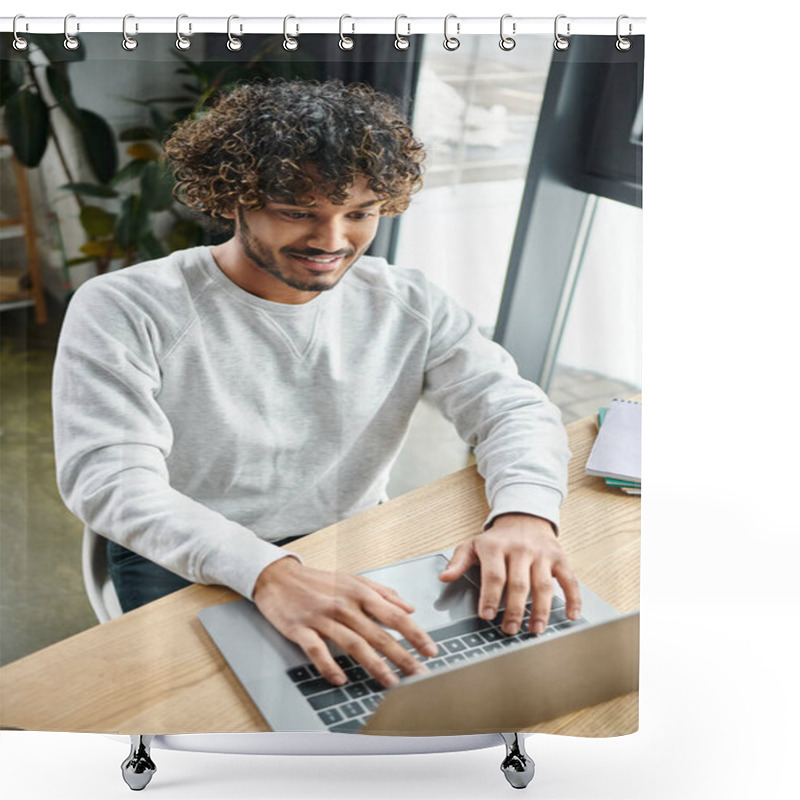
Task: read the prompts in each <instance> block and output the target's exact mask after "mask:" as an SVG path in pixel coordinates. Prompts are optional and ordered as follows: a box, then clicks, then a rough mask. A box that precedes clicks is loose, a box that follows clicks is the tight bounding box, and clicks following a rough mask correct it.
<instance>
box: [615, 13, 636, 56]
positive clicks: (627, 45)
mask: <svg viewBox="0 0 800 800" xmlns="http://www.w3.org/2000/svg"><path fill="white" fill-rule="evenodd" d="M624 19H628V17H627V15H625V14H620V15H619V16H618V17H617V42H616V47H617V50H619V51H621V52H623V53H624V52H626V51H627V50H630V49H631V40H630V39H626V38H625V37H624V36H623V35H622V34H621V33H620V22H622V20H624ZM631 33H633V26H632V25H631V24H630V22H629V23H628V36H630V35H631Z"/></svg>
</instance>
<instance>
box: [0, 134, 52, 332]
mask: <svg viewBox="0 0 800 800" xmlns="http://www.w3.org/2000/svg"><path fill="white" fill-rule="evenodd" d="M7 144H8V139H0V145H7ZM3 149H4V150H5V149H6V148H3ZM0 157H2V158H4V159H9V160H10V161H11V163H12V167H13V170H14V180H15V182H16V185H17V195H18V197H19V207H20V216H19V217H5V218H4V219H0V239H11V238H24V240H25V255H26V262H27V271H21V270H18V269H16V270H7V269H3V268H2V267H0V311H7V310H9V309H11V308H20V307H23V306H29V305H32V306H33V307H34V309H35V316H36V322H37V323H39V324H40V325H43V324H44V323H45V322H47V306H46V305H45V301H44V289H43V287H42V273H41V265H40V264H39V252H38V250H37V247H36V226H35V223H34V218H33V207H32V205H31V195H30V188H29V186H28V171H27V170H26V169H25V167H24V166H23V165H22V164H20V163H19V161H17V159H16V158H15V157H14V154H13V152H11V153H10V154H8V155H6V154H3V155H2V156H0ZM26 275H27V276H29V280H30V283H31V288H30V289H22V288H20V285H19V284H20V280H21V279H22V278H23V277H25V276H26Z"/></svg>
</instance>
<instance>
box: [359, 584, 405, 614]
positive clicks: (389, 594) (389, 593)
mask: <svg viewBox="0 0 800 800" xmlns="http://www.w3.org/2000/svg"><path fill="white" fill-rule="evenodd" d="M356 577H357V578H358V580H360V581H361V582H362V583H366V584H367V585H368V586H369V587H370V588H371V589H374V590H375V591H376V592H377V593H378V594H379V595H380V596H381V597H382V598H383V599H384V600H387V601H388V602H390V603H394V604H395V605H396V606H400V608H402V609H403V610H404V611H406V612H407V613H409V614H412V613H413V612H414V611H415V609H414V606H412V605H411V603H409V602H408V600H404V599H403V598H402V597H401V596H400V595H399V594H398V592H397V591H396V590H394V589H392V588H391V587H390V586H384V585H383V584H382V583H378V582H377V581H371V580H370V579H369V578H365V577H364V576H363V575H357V576H356Z"/></svg>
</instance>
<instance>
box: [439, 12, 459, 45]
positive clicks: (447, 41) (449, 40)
mask: <svg viewBox="0 0 800 800" xmlns="http://www.w3.org/2000/svg"><path fill="white" fill-rule="evenodd" d="M451 19H458V18H457V17H456V15H455V14H448V15H447V16H446V17H445V18H444V42H442V44H443V45H444V49H445V50H450V51H451V52H452V51H453V50H458V48H459V47H461V42H460V41H459V40H458V39H457V38H456V37H455V36H449V35H448V33H447V23H448V22H450V20H451ZM456 33H461V23H460V22H456Z"/></svg>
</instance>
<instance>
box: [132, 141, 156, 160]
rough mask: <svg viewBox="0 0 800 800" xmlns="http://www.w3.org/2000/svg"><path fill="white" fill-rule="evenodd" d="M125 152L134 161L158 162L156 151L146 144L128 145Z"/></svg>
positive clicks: (135, 143)
mask: <svg viewBox="0 0 800 800" xmlns="http://www.w3.org/2000/svg"><path fill="white" fill-rule="evenodd" d="M125 152H126V153H127V154H128V155H129V156H130V157H131V158H135V159H136V160H141V161H158V150H156V149H155V147H153V145H151V144H148V143H147V142H134V143H133V144H131V145H128V147H127V148H126V150H125Z"/></svg>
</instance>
